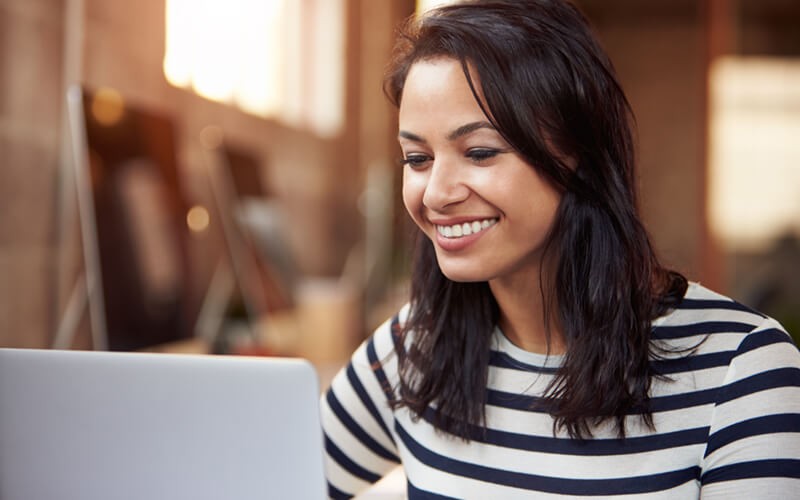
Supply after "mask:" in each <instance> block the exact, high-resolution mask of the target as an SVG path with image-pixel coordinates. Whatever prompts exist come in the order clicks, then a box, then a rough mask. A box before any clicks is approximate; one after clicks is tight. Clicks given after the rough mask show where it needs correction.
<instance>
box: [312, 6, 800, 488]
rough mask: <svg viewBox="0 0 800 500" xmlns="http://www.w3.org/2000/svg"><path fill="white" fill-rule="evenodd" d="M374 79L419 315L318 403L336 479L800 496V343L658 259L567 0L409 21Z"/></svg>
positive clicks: (621, 104) (400, 318)
mask: <svg viewBox="0 0 800 500" xmlns="http://www.w3.org/2000/svg"><path fill="white" fill-rule="evenodd" d="M385 89H386V93H387V95H388V96H389V98H390V99H391V100H392V101H393V102H394V103H395V104H396V105H397V106H398V107H399V134H398V137H399V141H400V146H401V149H402V152H403V160H402V164H403V200H404V203H405V206H406V209H407V210H408V213H409V215H410V216H411V218H412V219H413V221H414V222H415V223H416V226H417V227H418V229H419V232H418V238H417V247H416V254H415V257H414V262H413V275H412V286H411V296H410V300H409V304H408V305H407V306H405V307H404V308H403V309H402V310H401V311H400V312H399V313H398V314H397V315H395V316H394V317H393V318H391V319H390V320H388V321H387V322H386V323H385V324H384V325H382V326H381V327H380V328H379V329H378V330H377V331H376V332H375V334H374V335H373V336H372V337H371V338H370V339H368V340H367V341H366V342H365V343H364V344H363V345H362V347H361V348H360V349H359V350H358V351H357V352H356V353H355V354H354V355H353V358H352V360H351V363H350V364H349V365H348V366H347V367H346V368H345V369H344V370H342V372H341V373H340V374H339V375H338V376H337V377H336V378H335V379H334V381H333V383H332V385H331V388H330V390H329V391H328V392H327V394H326V395H325V397H324V399H323V406H322V417H323V427H324V430H325V436H326V451H327V473H328V480H329V492H330V495H331V496H332V497H334V498H346V497H349V496H350V495H352V494H354V493H356V492H358V491H359V490H360V489H362V488H364V487H365V486H366V485H368V484H369V483H370V482H373V481H375V480H377V479H378V478H380V477H381V475H383V474H385V473H386V472H387V471H388V470H390V469H391V468H392V467H393V466H394V465H396V464H397V463H401V464H402V466H403V468H404V470H405V473H406V477H407V478H408V494H409V498H520V497H530V496H536V497H537V498H538V497H546V498H549V497H550V496H549V495H555V496H563V495H567V496H572V497H581V496H603V497H619V496H622V495H626V498H699V497H700V496H702V497H703V498H725V499H728V498H759V497H760V496H761V495H763V494H765V492H769V495H773V496H774V497H775V498H783V497H791V496H792V495H793V494H795V492H796V491H797V490H798V488H800V475H798V473H797V471H798V470H800V353H798V351H797V348H796V347H795V346H794V345H793V344H792V342H791V339H790V337H789V336H788V335H787V334H786V332H785V331H784V330H783V328H782V327H781V325H780V324H778V323H777V322H776V321H774V320H773V319H771V318H768V317H766V316H764V315H762V314H760V313H757V312H755V311H752V310H750V309H748V308H746V307H744V306H742V305H741V304H738V303H736V302H734V301H732V300H730V299H728V298H726V297H723V296H721V295H718V294H716V293H714V292H712V291H710V290H708V289H706V288H704V287H702V286H701V285H699V284H697V283H690V282H688V281H687V280H686V278H684V277H683V276H681V275H680V274H678V273H676V272H673V271H670V270H668V269H665V268H664V267H662V266H661V265H660V263H659V261H658V259H657V258H656V255H655V252H654V251H653V249H652V247H651V245H650V241H649V238H648V235H647V232H646V231H645V229H644V227H643V226H642V223H641V221H640V218H639V215H638V209H637V195H636V191H635V185H636V182H635V161H634V154H633V141H632V133H631V129H630V125H629V115H630V110H629V108H628V103H627V100H626V98H625V95H624V93H623V92H622V89H621V87H620V85H619V84H618V82H617V79H616V77H615V74H614V70H613V67H612V65H611V63H610V62H609V61H608V59H607V57H606V56H605V54H604V52H603V50H602V49H601V47H600V46H599V44H598V43H597V41H596V40H595V39H594V37H593V35H592V33H591V30H590V28H589V26H588V25H587V23H586V21H585V19H584V18H583V16H582V15H581V14H580V12H579V11H578V10H577V9H576V8H575V7H573V6H572V5H571V4H570V3H568V2H567V1H564V0H513V1H511V0H508V1H502V0H486V1H480V0H478V1H467V2H462V3H459V4H456V5H453V6H448V7H441V8H439V9H434V10H432V11H430V12H429V13H428V14H426V15H425V16H423V17H422V18H420V19H419V20H411V21H410V22H409V24H408V25H407V26H405V29H404V31H403V32H402V33H401V35H400V37H399V39H398V42H397V45H396V51H395V54H394V58H393V60H392V61H391V64H390V66H389V71H388V74H387V76H386V81H385Z"/></svg>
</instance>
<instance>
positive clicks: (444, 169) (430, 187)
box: [422, 158, 469, 210]
mask: <svg viewBox="0 0 800 500" xmlns="http://www.w3.org/2000/svg"><path fill="white" fill-rule="evenodd" d="M462 174H463V172H461V170H460V168H459V165H458V163H457V162H455V161H453V160H448V159H442V160H440V159H439V158H437V159H436V160H434V162H433V165H432V166H431V170H430V175H429V176H428V182H427V184H426V186H425V193H424V194H423V197H422V203H423V204H424V205H425V206H426V207H427V208H429V209H431V210H442V209H444V208H445V207H447V206H449V205H452V204H454V203H458V202H461V201H464V200H465V199H466V198H467V197H468V196H469V188H468V187H467V185H466V184H465V183H464V179H463V175H462Z"/></svg>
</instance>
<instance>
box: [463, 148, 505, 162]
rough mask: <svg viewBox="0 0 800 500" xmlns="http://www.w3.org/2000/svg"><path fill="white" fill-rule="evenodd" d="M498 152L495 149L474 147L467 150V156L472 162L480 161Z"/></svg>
mask: <svg viewBox="0 0 800 500" xmlns="http://www.w3.org/2000/svg"><path fill="white" fill-rule="evenodd" d="M498 154H500V151H498V150H497V149H487V148H475V149H470V150H469V151H467V155H466V156H467V158H469V159H470V160H472V161H474V162H482V161H485V160H488V159H490V158H494V157H495V156H497V155H498Z"/></svg>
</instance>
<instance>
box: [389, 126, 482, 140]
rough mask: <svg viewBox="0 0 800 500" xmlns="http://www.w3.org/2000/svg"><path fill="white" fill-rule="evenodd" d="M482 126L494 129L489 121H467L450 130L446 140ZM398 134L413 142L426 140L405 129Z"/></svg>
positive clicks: (461, 135) (453, 138)
mask: <svg viewBox="0 0 800 500" xmlns="http://www.w3.org/2000/svg"><path fill="white" fill-rule="evenodd" d="M482 128H488V129H491V130H495V128H494V125H492V124H491V123H489V122H487V121H478V122H471V123H467V124H465V125H461V126H460V127H458V128H457V129H455V130H453V131H452V132H450V133H449V134H448V135H447V140H448V141H454V140H456V139H458V138H459V137H463V136H465V135H467V134H469V133H471V132H474V131H476V130H478V129H482ZM398 136H399V137H400V138H401V139H408V140H409V141H413V142H427V141H425V139H423V138H422V137H420V136H418V135H417V134H414V133H411V132H408V131H405V130H401V131H400V132H399V134H398Z"/></svg>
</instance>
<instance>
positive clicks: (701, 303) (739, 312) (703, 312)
mask: <svg viewBox="0 0 800 500" xmlns="http://www.w3.org/2000/svg"><path fill="white" fill-rule="evenodd" d="M653 335H654V337H655V339H657V340H662V341H665V342H667V343H669V344H672V345H673V346H674V345H677V346H683V347H688V346H691V345H692V344H695V345H697V346H698V348H697V350H695V351H694V352H709V351H736V350H738V349H740V348H741V346H742V345H743V344H745V343H747V342H753V340H752V338H753V337H757V338H758V339H760V340H761V341H763V342H788V343H789V344H793V342H792V339H791V337H790V336H789V334H788V333H787V332H786V330H785V329H784V328H783V326H782V325H781V324H780V323H779V322H778V321H776V320H775V319H773V318H771V317H769V316H767V315H765V314H763V313H761V312H759V311H756V310H754V309H752V308H750V307H748V306H746V305H744V304H742V303H740V302H737V301H736V300H734V299H732V298H730V297H727V296H725V295H722V294H720V293H717V292H715V291H713V290H710V289H708V288H706V287H705V286H703V285H701V284H699V283H690V284H689V287H688V289H687V290H686V294H685V295H684V298H683V300H682V301H681V302H680V303H679V304H678V305H677V306H676V307H675V308H674V309H673V310H671V311H670V312H668V313H667V314H665V315H664V316H662V317H660V318H657V319H656V320H654V321H653Z"/></svg>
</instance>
